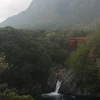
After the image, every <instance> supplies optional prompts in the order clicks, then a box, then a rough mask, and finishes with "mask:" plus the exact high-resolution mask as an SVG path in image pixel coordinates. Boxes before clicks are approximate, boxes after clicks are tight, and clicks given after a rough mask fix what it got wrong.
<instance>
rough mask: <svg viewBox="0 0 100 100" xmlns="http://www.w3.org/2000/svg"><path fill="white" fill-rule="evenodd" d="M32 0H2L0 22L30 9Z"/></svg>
mask: <svg viewBox="0 0 100 100" xmlns="http://www.w3.org/2000/svg"><path fill="white" fill-rule="evenodd" d="M31 2H32V0H0V22H2V21H3V20H5V19H6V18H7V17H10V16H13V15H16V14H18V13H20V12H21V11H24V10H25V9H27V8H28V6H29V5H30V3H31Z"/></svg>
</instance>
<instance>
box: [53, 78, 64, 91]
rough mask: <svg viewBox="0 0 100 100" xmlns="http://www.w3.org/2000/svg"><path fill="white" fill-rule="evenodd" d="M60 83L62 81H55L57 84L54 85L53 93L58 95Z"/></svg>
mask: <svg viewBox="0 0 100 100" xmlns="http://www.w3.org/2000/svg"><path fill="white" fill-rule="evenodd" d="M61 83H62V81H59V80H58V81H57V83H56V88H55V91H54V92H55V93H58V91H59V88H60V86H61Z"/></svg>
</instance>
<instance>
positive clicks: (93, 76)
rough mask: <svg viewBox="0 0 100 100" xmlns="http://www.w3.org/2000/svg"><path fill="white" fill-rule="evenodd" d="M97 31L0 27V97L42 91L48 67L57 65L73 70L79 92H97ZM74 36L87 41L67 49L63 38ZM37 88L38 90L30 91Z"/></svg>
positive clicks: (23, 99)
mask: <svg viewBox="0 0 100 100" xmlns="http://www.w3.org/2000/svg"><path fill="white" fill-rule="evenodd" d="M99 33H100V31H98V32H93V31H92V32H91V31H83V30H81V31H78V30H56V31H45V30H23V29H14V28H12V27H5V28H0V97H1V99H0V100H2V98H5V99H3V100H33V98H32V96H36V95H38V94H39V93H40V94H41V93H42V92H43V89H44V86H45V85H46V82H47V80H48V77H49V74H50V70H51V69H53V68H56V67H57V66H58V65H62V66H63V67H65V68H67V67H69V68H71V69H73V72H74V74H75V75H74V76H75V77H74V78H75V79H76V86H77V87H81V88H80V89H81V91H86V92H91V93H95V94H96V93H99V92H100V89H99V88H100V86H99V84H100V67H99V65H100V54H99V53H100V51H99V49H100V44H99V41H100V34H99ZM75 37H87V41H84V42H82V41H81V42H78V43H77V44H75V48H74V50H70V49H68V48H67V46H68V41H66V40H65V38H68V39H73V38H75ZM40 88H42V91H39V92H37V93H35V92H34V91H35V90H38V89H40ZM6 98H8V99H6ZM16 98H17V99H16Z"/></svg>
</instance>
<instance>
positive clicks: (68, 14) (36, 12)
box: [0, 0, 100, 29]
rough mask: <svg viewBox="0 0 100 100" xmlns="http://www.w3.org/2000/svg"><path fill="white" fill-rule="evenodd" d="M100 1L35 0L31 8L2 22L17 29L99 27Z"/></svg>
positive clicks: (2, 24) (3, 24)
mask: <svg viewBox="0 0 100 100" xmlns="http://www.w3.org/2000/svg"><path fill="white" fill-rule="evenodd" d="M99 19H100V0H33V1H32V3H31V5H30V6H29V8H28V9H27V10H26V11H24V12H21V13H20V14H18V15H15V16H12V17H10V18H8V19H7V20H5V21H4V22H2V23H1V24H0V26H13V27H15V28H30V29H32V28H36V29H39V28H41V29H58V28H67V27H72V28H78V27H84V26H85V27H86V26H87V27H88V26H96V27H97V26H98V23H96V22H98V21H97V20H99Z"/></svg>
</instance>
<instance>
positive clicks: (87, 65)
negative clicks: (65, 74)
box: [68, 31, 100, 93]
mask: <svg viewBox="0 0 100 100" xmlns="http://www.w3.org/2000/svg"><path fill="white" fill-rule="evenodd" d="M99 42H100V31H98V32H97V33H95V34H93V35H92V36H89V37H88V41H87V42H86V43H80V44H79V46H78V48H77V50H76V51H74V52H72V53H71V54H70V57H69V59H68V63H69V65H70V66H72V68H73V70H74V72H75V78H76V82H77V86H80V87H81V90H82V91H83V92H84V91H85V92H87V93H88V92H90V93H98V92H100V91H99V88H100V86H99V84H100V78H99V77H100V44H99Z"/></svg>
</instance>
